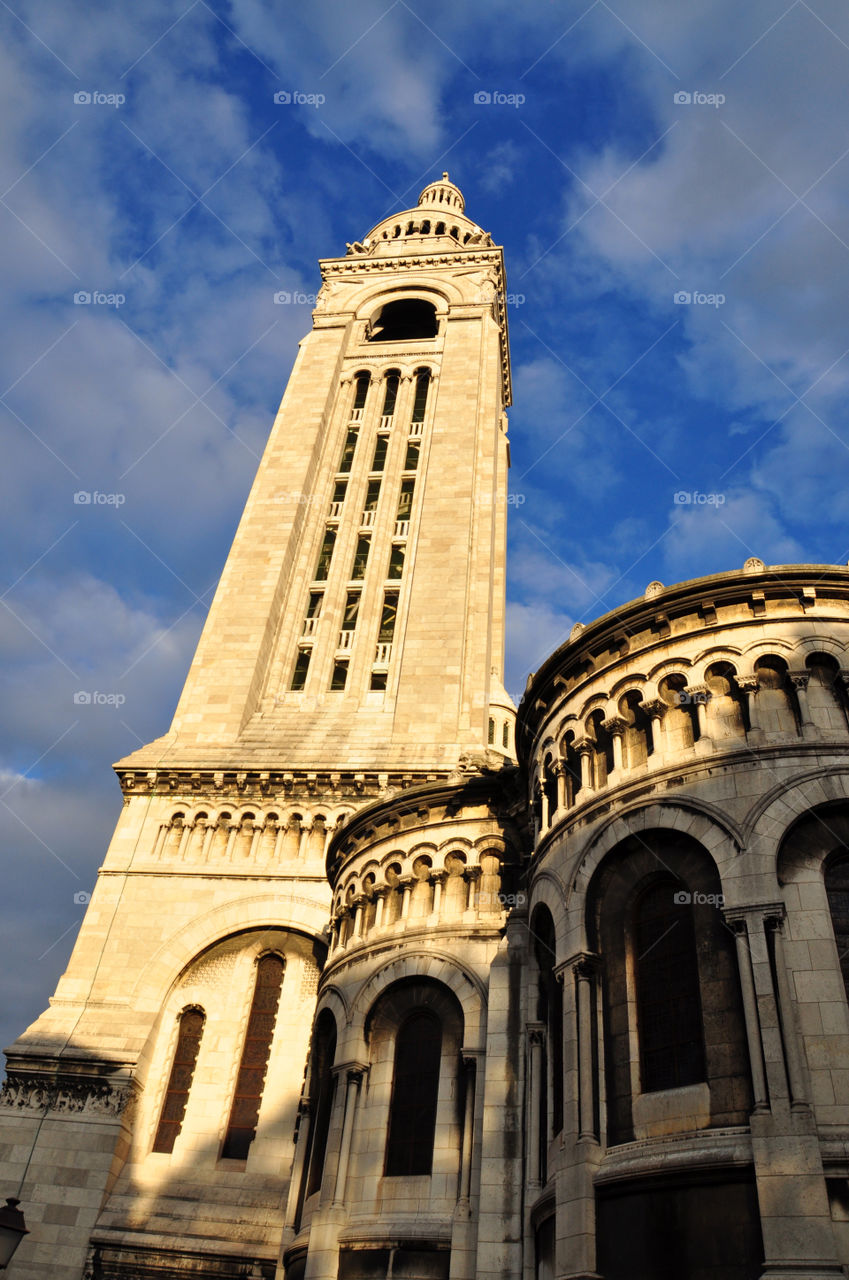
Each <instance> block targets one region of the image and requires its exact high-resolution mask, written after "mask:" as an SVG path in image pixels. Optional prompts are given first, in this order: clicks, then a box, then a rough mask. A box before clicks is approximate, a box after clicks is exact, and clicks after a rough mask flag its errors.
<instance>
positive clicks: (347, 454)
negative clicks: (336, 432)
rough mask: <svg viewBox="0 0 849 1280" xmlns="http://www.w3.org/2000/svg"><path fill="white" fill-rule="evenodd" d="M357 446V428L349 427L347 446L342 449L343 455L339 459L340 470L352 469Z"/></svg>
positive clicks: (346, 439)
mask: <svg viewBox="0 0 849 1280" xmlns="http://www.w3.org/2000/svg"><path fill="white" fill-rule="evenodd" d="M356 447H357V429H356V427H349V428H348V434H347V436H346V437H345V447H344V448H343V450H342V457H341V458H340V460H339V470H340V471H343V472H344V471H350V470H351V463H352V462H353V461H354V451H355V449H356Z"/></svg>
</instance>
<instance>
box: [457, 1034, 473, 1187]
mask: <svg viewBox="0 0 849 1280" xmlns="http://www.w3.org/2000/svg"><path fill="white" fill-rule="evenodd" d="M462 1061H463V1083H464V1086H465V1098H464V1105H463V1146H462V1150H461V1155H460V1197H459V1203H460V1206H462V1207H463V1208H464V1209H466V1210H468V1209H469V1205H470V1202H471V1193H472V1149H473V1142H474V1126H475V1073H476V1070H477V1061H476V1059H475V1058H474V1057H471V1056H464V1057H463V1060H462Z"/></svg>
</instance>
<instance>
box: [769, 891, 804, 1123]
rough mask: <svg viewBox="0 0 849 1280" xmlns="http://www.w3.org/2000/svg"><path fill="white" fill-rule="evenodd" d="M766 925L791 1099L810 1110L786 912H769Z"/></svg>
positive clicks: (795, 1103) (799, 1106)
mask: <svg viewBox="0 0 849 1280" xmlns="http://www.w3.org/2000/svg"><path fill="white" fill-rule="evenodd" d="M766 926H767V929H768V930H769V933H770V936H771V937H772V947H773V950H772V955H773V962H774V965H775V985H776V987H777V988H778V1011H779V1020H780V1023H781V1038H782V1041H783V1042H784V1058H785V1062H786V1065H787V1083H788V1085H789V1091H790V1101H791V1105H792V1106H793V1107H794V1108H796V1109H799V1108H801V1109H803V1110H805V1111H807V1110H808V1096H807V1095H808V1090H807V1086H806V1083H805V1071H804V1066H803V1063H802V1047H801V1044H800V1042H799V1031H798V1027H797V1025H796V1010H795V1004H794V1000H793V993H792V991H791V989H790V977H789V975H788V973H787V960H786V957H785V954H784V912H783V911H780V910H779V909H776V912H775V914H774V915H768V916H767V917H766Z"/></svg>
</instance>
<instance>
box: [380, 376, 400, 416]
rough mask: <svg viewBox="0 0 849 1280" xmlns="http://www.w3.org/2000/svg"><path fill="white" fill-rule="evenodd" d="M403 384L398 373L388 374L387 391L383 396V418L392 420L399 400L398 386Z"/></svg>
mask: <svg viewBox="0 0 849 1280" xmlns="http://www.w3.org/2000/svg"><path fill="white" fill-rule="evenodd" d="M400 382H401V378H400V375H399V374H397V373H387V375H386V383H385V386H386V390H385V391H384V394H383V417H384V418H391V417H392V415H393V413H394V412H395V402H396V401H397V399H398V386H399V384H400Z"/></svg>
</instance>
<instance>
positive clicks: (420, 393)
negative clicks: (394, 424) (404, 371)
mask: <svg viewBox="0 0 849 1280" xmlns="http://www.w3.org/2000/svg"><path fill="white" fill-rule="evenodd" d="M429 386H430V369H420V370H419V372H418V376H417V378H416V398H415V400H414V401H413V417H412V421H413V422H424V416H425V409H426V408H427V390H428V387H429Z"/></svg>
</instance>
